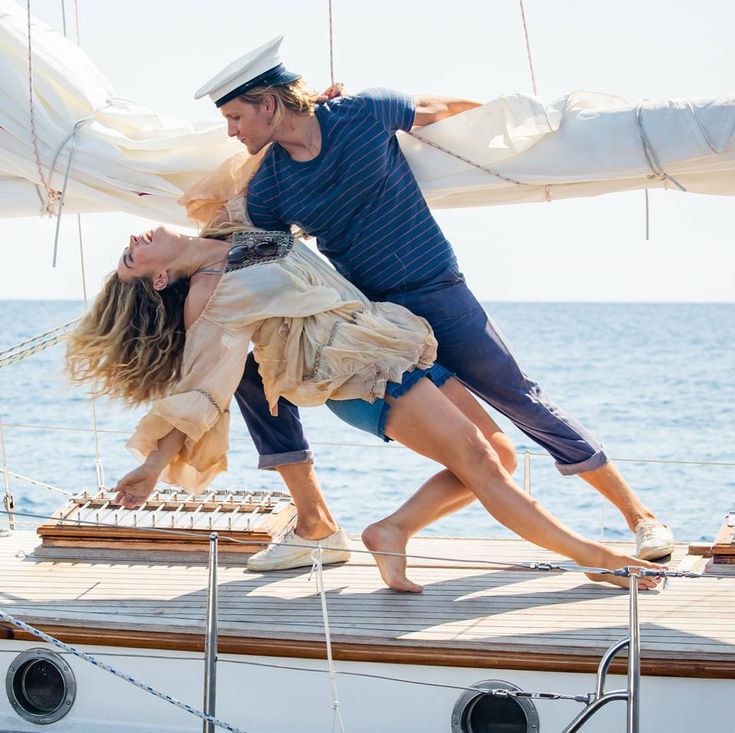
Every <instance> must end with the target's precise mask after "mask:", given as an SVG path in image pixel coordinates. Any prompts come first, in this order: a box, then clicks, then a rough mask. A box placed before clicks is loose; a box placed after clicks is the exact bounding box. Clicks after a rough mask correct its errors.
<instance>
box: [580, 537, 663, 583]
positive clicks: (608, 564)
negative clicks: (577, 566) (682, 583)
mask: <svg viewBox="0 0 735 733" xmlns="http://www.w3.org/2000/svg"><path fill="white" fill-rule="evenodd" d="M584 564H585V565H587V567H590V566H594V567H598V568H606V569H607V570H618V569H619V568H624V567H637V568H650V569H651V570H665V569H666V566H665V565H659V564H658V563H655V562H650V561H648V560H641V559H640V558H639V557H634V556H633V555H623V554H621V553H618V552H614V551H612V550H610V549H609V548H607V547H605V546H604V545H599V549H598V550H597V551H596V552H593V553H592V555H591V556H590V557H589V558H588V559H587V561H586V562H585V563H584ZM585 575H586V576H587V577H588V578H589V579H590V580H594V581H595V582H597V583H600V582H602V583H611V584H612V585H616V586H618V587H619V588H625V589H627V588H628V587H629V585H630V579H629V578H627V577H624V576H622V575H603V574H600V573H585ZM662 580H663V578H654V577H651V576H644V577H641V578H638V590H653V589H654V588H656V587H657V586H658V585H659V584H660V583H661V581H662Z"/></svg>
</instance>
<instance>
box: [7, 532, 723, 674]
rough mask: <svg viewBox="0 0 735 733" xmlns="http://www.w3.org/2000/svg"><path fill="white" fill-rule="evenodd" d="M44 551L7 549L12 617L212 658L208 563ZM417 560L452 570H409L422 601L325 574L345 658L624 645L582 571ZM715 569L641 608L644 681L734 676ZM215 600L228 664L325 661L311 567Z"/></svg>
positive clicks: (569, 661) (619, 601)
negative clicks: (266, 659)
mask: <svg viewBox="0 0 735 733" xmlns="http://www.w3.org/2000/svg"><path fill="white" fill-rule="evenodd" d="M38 543H39V540H38V537H37V536H36V535H35V534H34V533H32V532H16V533H14V534H13V535H11V536H10V537H6V538H0V573H1V574H2V584H1V585H0V609H2V610H3V611H5V612H6V613H9V614H12V615H14V616H17V617H19V618H21V619H23V620H24V621H26V622H28V623H31V624H34V625H36V626H38V627H40V628H42V629H44V630H46V631H48V632H49V633H53V634H55V635H57V636H59V637H60V638H62V639H63V640H66V641H69V642H75V643H89V644H106V645H122V646H132V647H150V648H159V649H161V648H163V649H182V650H187V649H188V650H192V649H202V648H203V632H204V627H205V614H206V596H207V566H206V561H204V560H203V559H200V557H201V556H199V557H196V558H195V557H189V556H186V555H184V554H180V555H177V556H175V557H176V558H177V559H176V560H172V559H170V557H171V556H168V557H158V558H157V557H156V556H155V555H153V554H151V553H147V554H146V555H145V556H144V557H141V556H140V555H138V556H136V555H135V554H130V553H128V554H127V555H123V554H122V553H119V554H117V555H116V556H114V557H112V556H111V555H110V553H109V552H107V553H106V552H104V551H99V552H98V554H97V556H91V555H90V554H87V555H86V556H85V557H84V558H83V559H79V558H71V557H49V556H46V555H43V554H42V553H37V554H34V550H35V549H36V547H37V545H38ZM353 543H354V545H355V547H361V546H360V545H359V543H358V541H357V540H353ZM625 547H626V549H630V548H629V547H628V546H625ZM223 549H224V548H223ZM409 552H410V553H413V554H417V555H426V556H433V557H442V558H455V559H452V560H446V561H444V560H411V561H410V566H411V568H410V577H411V578H412V579H413V580H415V581H416V582H418V583H421V584H423V585H424V587H425V590H424V592H423V593H422V594H420V595H413V594H398V593H393V592H391V591H389V590H387V589H386V588H385V587H384V586H383V584H382V581H381V579H380V576H379V574H378V572H377V568H376V567H375V565H374V563H373V561H372V558H371V557H370V556H369V555H366V554H356V555H353V559H352V560H351V561H350V562H349V563H347V564H345V565H341V566H331V567H327V568H325V571H324V583H325V588H326V590H327V598H328V601H327V602H328V609H329V622H330V627H331V634H332V640H333V644H334V653H335V657H336V658H338V659H352V660H363V661H387V662H405V663H419V664H444V665H462V666H465V665H474V666H480V667H491V666H495V667H504V668H519V669H545V670H563V671H591V670H593V669H594V668H595V667H596V664H597V662H598V661H599V656H600V654H601V653H602V652H603V651H604V649H605V648H606V647H607V646H608V645H609V644H610V643H611V642H613V641H615V640H617V639H619V638H621V637H623V636H625V635H626V633H627V618H628V594H627V592H625V591H623V590H619V589H616V588H613V587H605V586H603V585H601V584H596V583H591V582H589V581H588V580H587V579H586V577H585V576H584V575H581V574H579V573H559V572H538V571H531V570H526V569H519V568H516V567H513V566H512V564H513V563H514V562H530V561H547V560H550V561H560V560H561V558H558V557H555V556H554V555H552V554H551V553H548V552H545V551H543V550H540V549H538V548H536V547H534V546H532V545H529V544H528V543H526V542H523V541H521V540H500V539H494V540H486V539H485V540H481V539H456V538H417V539H416V540H414V541H413V542H412V544H411V546H410V547H409ZM111 557H112V559H111ZM225 557H226V556H225ZM456 558H472V559H473V560H474V562H473V561H463V560H457V559H456ZM478 560H493V561H500V562H507V563H508V565H507V566H504V567H496V566H489V565H482V564H481V563H478V562H477V561H478ZM710 562H711V561H709V560H707V559H706V558H703V557H699V556H695V555H689V554H687V547H686V546H685V545H681V546H678V547H677V549H676V552H675V554H674V556H673V558H672V560H671V562H670V566H671V567H675V568H680V569H687V570H696V571H701V570H703V569H704V568H705V566H707V564H708V563H710ZM710 569H711V564H710ZM715 571H716V573H717V576H719V577H714V574H713V575H711V576H709V577H708V576H706V575H705V577H702V578H695V579H689V578H676V579H672V580H671V581H669V584H668V587H667V588H666V589H665V590H663V591H657V592H646V593H641V594H640V600H639V612H640V619H641V635H642V670H643V672H644V674H662V675H675V676H679V675H684V676H697V677H735V617H733V615H732V613H731V610H730V609H732V608H733V607H735V565H717V566H715ZM722 576H724V577H722ZM218 586H219V635H220V638H219V649H220V651H221V652H231V653H241V654H270V655H275V656H300V657H314V658H318V657H322V656H323V655H324V653H325V652H324V627H323V623H322V612H321V605H320V601H319V596H318V593H317V587H316V582H315V579H314V578H311V579H310V577H309V569H308V568H303V569H300V570H290V571H283V572H278V573H268V574H256V573H249V572H247V571H246V570H245V569H244V568H243V560H242V559H239V560H237V561H236V562H235V561H233V562H232V563H230V562H229V561H226V562H221V564H220V566H219V570H218ZM3 635H4V636H6V637H7V638H16V639H30V638H31V637H29V636H28V635H26V634H25V633H24V632H21V631H19V630H18V629H16V628H15V627H12V626H10V625H8V624H5V625H3V624H0V636H3Z"/></svg>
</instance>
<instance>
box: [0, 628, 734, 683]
mask: <svg viewBox="0 0 735 733" xmlns="http://www.w3.org/2000/svg"><path fill="white" fill-rule="evenodd" d="M39 628H40V629H41V630H42V631H45V632H46V633H47V634H51V635H52V636H55V637H57V638H58V639H60V640H61V641H63V642H66V643H67V644H92V645H96V646H114V647H128V648H134V649H161V650H167V651H185V652H187V651H188V652H191V651H195V652H203V650H204V639H203V636H201V635H200V634H184V633H163V632H148V631H133V630H129V631H120V630H115V631H112V630H105V629H75V628H69V627H66V626H52V625H43V626H39ZM0 636H4V638H7V639H15V640H18V641H34V640H36V637H35V636H33V635H31V634H29V633H27V632H25V631H21V630H19V629H17V628H16V627H13V626H9V625H7V624H3V623H0ZM218 652H219V653H220V654H241V655H245V656H256V655H261V656H270V657H291V658H299V657H300V658H302V659H325V658H326V651H325V648H324V643H323V642H318V641H292V640H285V639H268V638H265V639H258V638H247V637H245V638H243V637H236V636H222V635H220V637H219V640H218ZM332 653H333V656H334V658H335V659H339V660H342V661H350V662H377V663H384V664H419V665H430V666H442V667H477V668H479V669H518V670H529V671H538V672H569V673H595V672H596V671H597V666H598V664H599V662H600V658H599V656H591V655H587V654H580V655H577V654H548V653H546V654H544V653H536V652H534V653H529V652H511V651H502V650H498V651H483V650H469V649H435V648H431V647H420V646H408V645H405V646H404V645H398V644H390V645H388V644H358V643H354V644H353V643H344V642H333V643H332ZM611 672H612V673H614V674H625V673H626V661H625V659H622V660H616V661H614V662H613V664H612V666H611ZM641 672H642V674H644V675H647V676H660V677H692V678H697V679H735V659H732V660H726V659H725V660H723V659H718V658H712V659H680V658H675V657H670V658H669V657H655V658H654V657H651V656H650V653H648V654H647V653H645V652H644V656H643V657H642V659H641Z"/></svg>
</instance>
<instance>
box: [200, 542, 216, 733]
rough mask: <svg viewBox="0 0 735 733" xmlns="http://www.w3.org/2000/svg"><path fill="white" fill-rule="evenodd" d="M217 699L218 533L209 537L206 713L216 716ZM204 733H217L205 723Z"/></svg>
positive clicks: (205, 682) (205, 648) (211, 724)
mask: <svg viewBox="0 0 735 733" xmlns="http://www.w3.org/2000/svg"><path fill="white" fill-rule="evenodd" d="M216 698H217V533H216V532H212V533H211V534H210V535H209V585H208V589H207V631H206V637H205V642H204V712H205V713H206V714H207V715H210V716H212V717H213V716H214V713H215V705H216ZM202 733H215V726H214V723H210V722H209V721H206V720H205V721H204V722H203V723H202Z"/></svg>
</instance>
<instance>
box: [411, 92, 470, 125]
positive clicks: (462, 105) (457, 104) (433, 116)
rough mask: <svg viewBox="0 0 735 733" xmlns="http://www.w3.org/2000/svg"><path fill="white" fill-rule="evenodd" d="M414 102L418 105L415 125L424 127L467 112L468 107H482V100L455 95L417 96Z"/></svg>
mask: <svg viewBox="0 0 735 733" xmlns="http://www.w3.org/2000/svg"><path fill="white" fill-rule="evenodd" d="M413 99H414V104H415V106H416V117H415V118H414V122H413V125H414V127H423V126H424V125H430V124H432V123H433V122H439V120H444V119H446V118H447V117H454V115H458V114H459V113H460V112H466V111H467V110H468V109H475V108H476V107H482V104H481V103H480V102H475V101H473V100H471V99H456V98H454V97H427V96H423V95H422V96H415V97H414V98H413Z"/></svg>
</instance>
